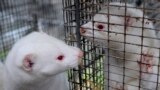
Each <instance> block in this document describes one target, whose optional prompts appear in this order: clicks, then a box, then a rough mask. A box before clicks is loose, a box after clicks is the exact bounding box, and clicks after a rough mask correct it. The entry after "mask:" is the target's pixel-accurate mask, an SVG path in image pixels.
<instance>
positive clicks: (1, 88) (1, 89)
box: [0, 60, 4, 90]
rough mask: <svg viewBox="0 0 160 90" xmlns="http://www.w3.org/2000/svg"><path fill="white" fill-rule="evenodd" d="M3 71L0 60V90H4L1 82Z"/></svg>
mask: <svg viewBox="0 0 160 90" xmlns="http://www.w3.org/2000/svg"><path fill="white" fill-rule="evenodd" d="M3 70H4V66H3V63H2V62H1V60H0V90H4V81H3V74H4V73H3V72H4V71H3Z"/></svg>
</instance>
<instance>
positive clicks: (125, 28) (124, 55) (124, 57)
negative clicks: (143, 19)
mask: <svg viewBox="0 0 160 90" xmlns="http://www.w3.org/2000/svg"><path fill="white" fill-rule="evenodd" d="M127 8H128V7H127V0H125V16H124V17H125V18H124V19H125V22H124V25H125V26H124V54H123V90H124V87H125V60H126V31H127V27H129V26H126V24H125V23H126V22H127V16H126V15H127Z"/></svg>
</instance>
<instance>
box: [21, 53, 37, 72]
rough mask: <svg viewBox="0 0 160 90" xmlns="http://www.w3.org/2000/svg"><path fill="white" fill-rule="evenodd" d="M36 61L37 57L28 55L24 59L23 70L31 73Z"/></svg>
mask: <svg viewBox="0 0 160 90" xmlns="http://www.w3.org/2000/svg"><path fill="white" fill-rule="evenodd" d="M34 59H35V55H34V54H28V55H26V56H25V57H24V59H23V68H24V70H26V71H31V70H32V68H33V66H34Z"/></svg>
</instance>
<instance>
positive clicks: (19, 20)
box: [0, 0, 65, 60]
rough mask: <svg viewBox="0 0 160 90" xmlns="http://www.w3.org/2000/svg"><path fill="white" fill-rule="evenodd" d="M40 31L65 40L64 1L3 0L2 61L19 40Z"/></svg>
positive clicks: (0, 3)
mask: <svg viewBox="0 0 160 90" xmlns="http://www.w3.org/2000/svg"><path fill="white" fill-rule="evenodd" d="M40 30H41V31H43V32H46V33H47V34H49V35H52V36H54V37H57V38H59V39H64V37H65V36H64V33H65V31H64V26H63V10H62V0H1V1H0V60H5V57H6V55H7V53H8V51H9V50H10V49H11V47H12V46H13V44H14V43H15V42H16V41H17V40H19V39H20V38H21V37H23V36H25V35H27V34H29V33H30V32H33V31H40Z"/></svg>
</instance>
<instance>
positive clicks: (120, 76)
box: [0, 0, 160, 90]
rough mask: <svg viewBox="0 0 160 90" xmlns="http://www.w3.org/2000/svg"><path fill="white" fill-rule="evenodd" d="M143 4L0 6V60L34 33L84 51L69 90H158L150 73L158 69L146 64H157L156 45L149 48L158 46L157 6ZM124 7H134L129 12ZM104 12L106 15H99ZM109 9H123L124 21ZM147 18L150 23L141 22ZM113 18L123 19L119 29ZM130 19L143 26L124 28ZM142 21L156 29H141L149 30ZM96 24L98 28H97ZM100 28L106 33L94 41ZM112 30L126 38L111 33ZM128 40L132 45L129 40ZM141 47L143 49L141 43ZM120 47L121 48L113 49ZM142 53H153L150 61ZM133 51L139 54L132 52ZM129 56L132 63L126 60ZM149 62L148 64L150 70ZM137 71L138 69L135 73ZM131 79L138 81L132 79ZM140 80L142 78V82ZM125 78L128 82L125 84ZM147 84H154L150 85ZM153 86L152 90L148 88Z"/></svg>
mask: <svg viewBox="0 0 160 90" xmlns="http://www.w3.org/2000/svg"><path fill="white" fill-rule="evenodd" d="M139 1H140V0H139ZM141 1H142V4H141V5H139V3H140V2H138V0H5V1H4V0H1V1H0V59H1V60H4V59H5V56H6V54H7V53H8V51H9V49H10V48H11V47H12V45H13V44H14V43H15V42H16V41H17V40H18V39H20V38H21V37H23V36H25V35H27V34H28V33H30V32H32V31H35V30H43V31H44V32H46V33H48V34H50V35H53V36H55V37H57V38H60V39H65V41H66V42H67V44H69V45H72V46H77V47H79V48H81V49H82V50H83V51H84V58H83V66H80V67H78V68H77V69H74V70H70V71H69V72H68V77H69V82H70V85H69V87H70V90H127V87H128V90H141V89H142V88H146V89H144V90H158V88H159V77H157V76H158V75H159V72H158V71H159V68H156V69H157V70H153V69H152V67H153V66H155V67H159V64H158V63H155V65H152V64H151V63H152V61H144V60H145V58H147V60H148V59H149V60H150V58H149V57H151V58H152V59H153V58H154V59H156V60H157V58H159V55H157V54H159V45H158V44H157V45H153V42H154V41H155V42H159V36H160V33H159V26H160V24H159V23H160V21H159V19H160V17H159V15H160V13H159V5H160V2H159V1H158V0H151V1H150V0H141ZM111 2H117V3H124V5H123V6H119V5H110V3H111ZM127 3H130V4H133V5H135V4H136V5H137V6H136V5H135V6H127ZM104 7H105V10H106V11H105V12H103V11H101V10H103V9H104ZM110 7H113V10H114V8H115V7H119V8H121V7H122V8H123V10H122V11H123V12H124V13H123V12H122V13H123V14H122V15H121V14H117V12H119V11H117V12H115V13H112V11H110ZM128 9H129V10H130V9H138V10H141V13H143V15H142V17H139V16H134V15H137V14H136V13H138V14H139V12H132V14H133V16H132V15H131V16H129V17H128V16H127V15H128V14H127V10H128ZM111 10H112V9H111ZM113 12H114V11H113ZM97 13H99V15H100V17H98V18H102V17H101V15H102V16H103V15H106V18H110V19H111V20H110V19H106V21H104V20H105V19H104V20H103V19H102V20H98V21H97V18H96V19H95V18H94V17H95V15H96V14H97ZM120 13H121V12H120ZM146 15H147V16H148V17H145V16H146ZM62 17H63V18H62ZM112 18H113V19H112ZM115 18H116V19H117V20H118V19H119V18H123V23H122V22H121V23H118V22H119V21H116V19H115ZM128 18H129V19H128ZM114 19H115V20H114ZM130 19H133V20H137V22H136V23H139V21H138V20H141V23H142V24H140V25H138V26H137V24H134V25H130V23H129V24H128V23H126V22H128V21H127V20H130ZM146 20H149V22H150V23H152V22H153V26H154V28H150V27H145V25H146V24H148V22H146ZM88 22H90V23H91V24H90V25H89V27H87V28H86V27H83V25H85V24H87V23H88ZM144 22H145V23H144ZM97 23H98V25H99V26H98V27H99V28H95V27H97V26H96V25H97ZM132 23H134V22H131V24H132ZM150 23H149V24H150ZM103 25H106V26H105V27H106V28H107V29H106V30H104V31H101V32H102V33H101V34H100V36H103V37H104V36H105V38H101V37H96V35H97V33H98V32H97V31H99V29H101V28H104V26H103ZM127 25H129V26H127ZM116 27H119V28H117V29H118V30H119V29H120V30H122V31H124V32H120V31H116V30H115V31H114V30H113V31H112V29H114V28H116ZM122 27H123V29H122ZM82 29H85V30H82ZM132 29H134V30H139V31H137V32H138V33H128V31H130V30H132ZM146 29H147V30H149V31H151V33H153V32H156V35H157V36H156V37H154V36H149V35H150V34H149V35H145V34H144V32H145V31H144V30H146ZM80 30H81V31H80ZM86 30H89V31H92V32H93V33H92V35H91V36H84V35H83V34H84V33H85V32H87V31H86ZM127 30H128V31H127ZM147 32H148V31H147ZM104 33H105V34H104ZM113 34H114V35H122V36H123V40H119V38H116V39H112V38H111V37H112V36H111V37H110V35H113ZM129 37H132V38H135V39H131V40H130V39H129V40H128V38H129ZM147 40H148V41H150V42H151V43H150V42H147ZM145 41H146V42H147V43H146V44H144V43H143V42H145ZM148 43H149V44H148ZM118 46H120V48H116V47H118ZM136 47H138V48H136ZM143 48H150V49H151V51H152V49H153V52H154V51H155V52H154V55H148V52H147V53H144V50H143ZM134 50H138V51H137V52H134ZM151 54H152V52H151ZM127 56H133V57H134V58H127ZM135 56H136V57H135ZM137 57H139V58H137ZM144 57H145V58H144ZM139 59H140V60H139ZM113 62H114V63H113ZM148 62H151V63H149V64H148ZM158 62H159V59H158ZM128 63H129V64H128ZM130 63H131V64H130ZM130 65H131V66H130ZM137 67H138V69H136V68H137ZM144 67H145V68H144ZM150 67H151V70H152V71H155V72H149V73H150V74H152V75H150V74H149V75H148V74H147V75H146V73H148V72H147V71H146V72H143V70H144V69H145V70H146V69H147V70H148V68H150ZM128 72H131V73H128ZM134 73H136V75H137V76H133V75H135V74H134ZM132 74H133V75H132ZM141 74H144V75H146V76H145V77H143V75H141ZM146 77H147V79H146ZM128 78H129V80H130V81H126V80H127V79H128ZM137 78H138V79H137ZM148 78H149V80H148ZM132 81H133V82H132ZM147 82H153V83H149V84H148V83H147ZM112 83H113V84H112ZM143 84H144V85H143ZM152 86H154V87H153V88H150V87H152ZM133 88H134V89H133Z"/></svg>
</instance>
